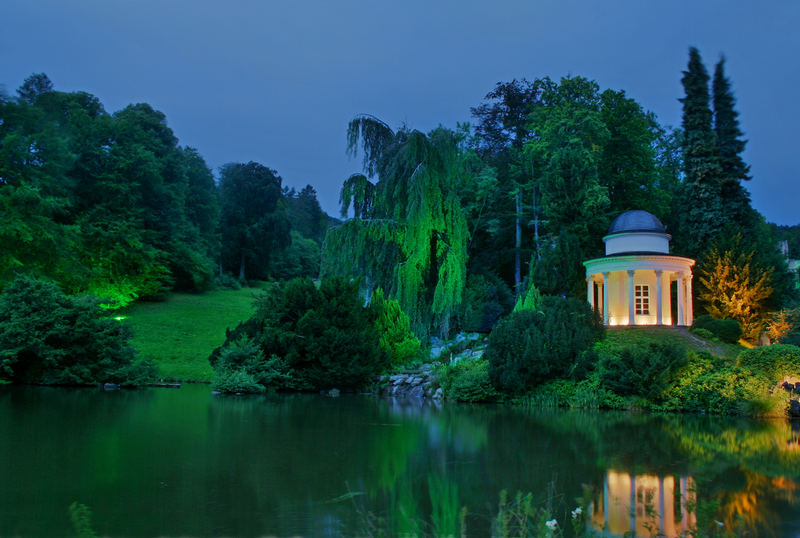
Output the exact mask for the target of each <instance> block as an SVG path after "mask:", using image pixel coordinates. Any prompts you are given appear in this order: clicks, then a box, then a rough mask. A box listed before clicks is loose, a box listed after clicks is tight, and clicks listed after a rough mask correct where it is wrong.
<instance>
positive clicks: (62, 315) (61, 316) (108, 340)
mask: <svg viewBox="0 0 800 538" xmlns="http://www.w3.org/2000/svg"><path fill="white" fill-rule="evenodd" d="M97 303H98V301H97V300H96V299H94V298H92V297H88V296H82V297H70V296H68V295H66V294H64V293H63V292H62V291H61V290H60V289H59V288H58V286H57V285H56V284H53V283H50V282H46V281H42V280H36V279H33V278H30V277H20V278H18V279H16V280H14V282H12V283H11V284H9V286H8V287H6V288H5V290H3V293H2V294H0V378H4V379H9V380H11V381H13V382H17V383H44V384H57V385H64V384H66V385H83V384H90V383H98V382H105V381H108V382H114V383H126V384H127V383H130V384H139V383H141V382H143V381H147V380H148V379H147V378H148V377H151V376H152V375H153V374H154V371H153V367H152V366H151V365H149V363H142V364H138V363H136V362H135V353H134V350H133V348H132V347H131V346H130V344H129V343H128V338H129V335H128V333H127V331H126V329H125V326H124V325H122V324H120V323H119V322H118V321H116V320H114V319H111V318H108V317H104V316H103V313H102V310H101V309H100V308H99V306H98V304H97Z"/></svg>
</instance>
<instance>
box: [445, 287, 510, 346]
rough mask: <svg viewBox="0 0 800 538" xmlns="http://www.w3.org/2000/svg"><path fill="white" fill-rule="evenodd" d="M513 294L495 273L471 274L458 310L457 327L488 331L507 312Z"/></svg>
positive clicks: (467, 329)
mask: <svg viewBox="0 0 800 538" xmlns="http://www.w3.org/2000/svg"><path fill="white" fill-rule="evenodd" d="M513 300H514V295H513V294H512V292H511V290H510V289H509V288H508V286H507V285H506V283H505V282H503V280H502V279H500V278H499V277H498V276H497V275H493V274H488V275H482V274H471V275H469V277H467V285H466V286H465V288H464V298H463V301H462V302H461V306H460V307H459V310H458V320H457V322H458V327H459V329H461V330H462V331H467V332H489V331H490V330H491V329H492V327H494V326H495V325H496V324H497V322H498V320H499V319H500V318H501V317H502V316H504V315H505V314H508V313H509V312H510V311H511V307H512V306H513Z"/></svg>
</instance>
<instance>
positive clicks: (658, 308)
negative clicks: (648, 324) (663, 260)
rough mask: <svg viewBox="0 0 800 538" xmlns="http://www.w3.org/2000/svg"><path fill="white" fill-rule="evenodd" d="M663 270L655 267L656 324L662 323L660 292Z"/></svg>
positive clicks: (662, 308)
mask: <svg viewBox="0 0 800 538" xmlns="http://www.w3.org/2000/svg"><path fill="white" fill-rule="evenodd" d="M662 275H663V271H662V270H661V269H656V325H663V324H664V319H663V314H664V305H663V304H662V300H663V293H662V292H661V281H662Z"/></svg>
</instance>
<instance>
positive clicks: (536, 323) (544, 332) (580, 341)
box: [485, 297, 598, 394]
mask: <svg viewBox="0 0 800 538" xmlns="http://www.w3.org/2000/svg"><path fill="white" fill-rule="evenodd" d="M597 329H598V327H597V324H596V321H595V319H594V316H593V314H592V311H591V309H590V308H589V306H588V304H586V303H585V302H584V301H580V300H578V299H571V298H566V299H565V298H561V297H544V300H543V301H542V305H541V310H540V311H533V310H525V309H523V310H519V311H517V312H513V313H511V314H510V315H509V316H507V317H506V318H504V319H502V320H501V321H500V323H498V324H497V327H495V329H494V330H493V331H492V333H491V334H490V335H489V345H488V347H487V349H486V355H485V357H486V359H487V360H488V361H489V377H490V378H491V380H492V385H494V387H495V388H497V389H498V390H500V391H502V392H506V393H511V394H519V393H521V392H523V391H525V390H527V389H530V388H532V387H534V386H536V385H539V384H541V383H543V382H545V381H547V380H549V379H553V378H558V377H565V376H566V375H567V374H568V373H569V372H570V370H571V369H572V368H573V367H575V366H576V365H578V364H579V359H580V358H581V355H582V354H583V353H584V352H585V351H586V350H587V349H588V347H589V346H590V345H591V343H592V341H593V340H594V339H595V338H596V336H597V332H598V331H597Z"/></svg>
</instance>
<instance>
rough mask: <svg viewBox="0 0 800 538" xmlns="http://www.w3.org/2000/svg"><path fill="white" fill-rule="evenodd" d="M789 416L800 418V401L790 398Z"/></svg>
mask: <svg viewBox="0 0 800 538" xmlns="http://www.w3.org/2000/svg"><path fill="white" fill-rule="evenodd" d="M789 416H791V417H794V418H800V401H798V400H789Z"/></svg>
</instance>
